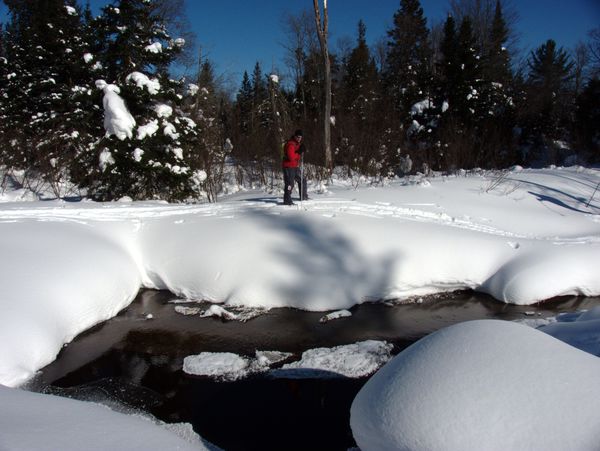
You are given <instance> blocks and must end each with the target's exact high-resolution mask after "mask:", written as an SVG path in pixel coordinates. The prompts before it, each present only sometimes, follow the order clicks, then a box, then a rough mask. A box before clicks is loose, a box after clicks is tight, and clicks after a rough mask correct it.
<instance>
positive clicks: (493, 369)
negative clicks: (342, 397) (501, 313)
mask: <svg viewBox="0 0 600 451" xmlns="http://www.w3.org/2000/svg"><path fill="white" fill-rule="evenodd" d="M599 378H600V360H598V358H597V357H594V356H592V355H590V354H587V353H585V352H582V351H580V350H578V349H575V348H573V347H571V346H569V345H566V344H564V343H562V342H560V341H558V340H556V339H554V338H552V337H550V336H548V335H546V334H544V333H542V332H539V331H536V330H534V329H531V328H529V327H527V326H523V325H519V324H515V323H510V322H505V321H495V320H494V321H489V320H483V321H471V322H466V323H461V324H458V325H455V326H451V327H448V328H446V329H443V330H440V331H438V332H436V333H434V334H431V335H429V336H427V337H425V338H423V339H422V340H420V341H418V342H417V343H415V344H414V345H412V346H410V347H409V348H407V349H406V350H404V351H403V352H402V353H400V354H399V355H398V356H396V357H395V358H394V359H392V360H391V361H390V362H389V363H388V364H387V365H386V366H384V367H383V368H382V369H381V370H380V371H379V372H378V373H376V374H375V375H374V376H373V377H372V378H371V379H370V380H369V381H368V382H367V384H365V386H364V387H363V388H362V389H361V391H360V392H359V393H358V395H357V396H356V398H355V399H354V402H353V403H352V408H351V418H350V424H351V427H352V432H353V434H354V438H355V439H356V442H357V444H358V446H359V447H360V448H361V449H362V450H363V451H370V450H390V449H410V450H425V449H440V450H441V449H443V450H447V451H453V450H457V451H459V450H460V451H468V450H499V451H500V450H509V449H510V450H513V449H523V450H525V449H528V450H534V449H535V450H538V449H539V450H557V451H558V450H565V449H570V450H592V449H597V447H598V444H599V443H600V386H599V385H598V380H599Z"/></svg>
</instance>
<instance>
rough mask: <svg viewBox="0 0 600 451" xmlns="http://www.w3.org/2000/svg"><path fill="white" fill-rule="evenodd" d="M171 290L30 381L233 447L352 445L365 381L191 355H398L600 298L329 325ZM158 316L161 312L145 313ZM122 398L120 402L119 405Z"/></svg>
mask: <svg viewBox="0 0 600 451" xmlns="http://www.w3.org/2000/svg"><path fill="white" fill-rule="evenodd" d="M173 299H174V297H173V295H172V294H170V293H168V292H164V291H151V290H147V291H143V292H141V293H140V295H139V296H138V298H137V299H136V301H135V302H134V303H132V305H131V306H130V307H128V308H127V309H126V310H125V311H123V312H122V313H121V314H120V315H118V316H117V317H115V318H113V319H112V320H110V321H107V322H105V323H103V324H101V325H99V326H97V327H95V328H94V329H92V330H90V331H88V332H86V333H84V334H82V335H81V336H79V337H77V339H75V340H74V341H73V342H72V343H70V344H69V345H68V346H67V347H65V348H64V349H63V350H62V351H61V353H60V355H59V356H58V359H57V360H56V361H55V362H53V363H52V364H51V365H49V366H48V367H46V368H44V370H43V371H42V373H41V375H40V377H39V378H38V379H37V380H36V381H35V386H33V387H32V389H37V390H43V391H45V392H50V393H57V394H61V395H64V396H71V397H74V398H78V399H87V400H94V401H99V402H104V403H106V404H109V405H111V406H112V407H113V408H117V409H118V410H123V411H131V409H133V410H144V411H147V412H150V413H152V414H153V415H155V416H156V417H158V418H160V419H162V420H163V421H166V422H189V423H192V424H193V426H194V429H195V430H196V432H198V433H199V434H200V435H202V436H203V437H204V438H206V439H208V440H210V441H212V442H213V443H215V444H216V445H218V446H221V447H223V448H224V449H227V450H235V449H282V446H285V448H286V449H309V448H311V449H328V450H335V449H344V450H345V449H348V448H349V447H351V446H354V442H353V440H352V436H351V432H350V429H349V425H348V422H349V421H348V420H349V408H350V404H351V403H352V400H353V399H354V396H355V395H356V393H357V392H358V390H359V389H360V387H361V386H362V385H363V384H364V383H365V382H366V379H363V380H344V379H336V380H322V381H321V380H285V379H270V378H268V377H267V376H264V375H263V376H253V377H251V378H248V379H246V380H242V381H237V382H215V381H211V380H209V379H205V378H198V377H193V376H189V375H186V374H184V373H183V372H182V371H181V368H182V365H183V358H184V357H186V356H188V355H191V354H198V353H200V352H206V351H208V352H234V353H237V354H242V355H249V356H250V355H254V353H255V351H256V350H276V351H286V352H293V353H296V354H300V353H301V352H302V351H305V350H307V349H310V348H315V347H332V346H338V345H342V344H349V343H354V342H357V341H362V340H366V339H379V340H387V341H389V342H391V343H393V344H394V345H395V352H399V351H400V350H401V349H403V348H404V347H406V346H408V345H410V344H411V343H413V342H414V341H416V340H417V339H418V338H421V337H423V336H425V335H427V334H429V333H431V332H433V331H435V330H437V329H440V328H442V327H445V326H448V325H450V324H454V323H457V322H461V321H467V320H473V319H484V318H487V319H491V318H497V319H505V320H514V319H523V318H528V317H530V316H531V315H533V316H534V317H539V318H544V317H548V316H555V315H556V314H557V313H559V312H564V311H576V310H582V309H588V308H591V307H593V306H595V305H598V303H599V301H600V299H598V298H577V297H565V298H561V299H556V300H553V301H552V302H545V303H543V304H540V305H534V306H514V305H507V304H503V303H500V302H498V301H495V300H493V299H492V298H490V297H488V296H485V295H481V294H476V293H472V292H461V293H454V294H452V295H449V296H443V297H437V298H432V299H428V300H425V301H424V302H422V303H418V304H417V303H415V304H405V305H385V304H368V305H361V306H356V307H354V308H353V309H352V310H351V311H352V314H353V315H352V316H351V317H349V318H344V319H339V320H334V321H330V322H328V323H320V322H319V319H320V318H321V317H322V316H323V313H315V312H303V311H298V310H292V309H274V310H271V311H269V312H268V313H266V314H264V315H261V316H259V317H257V318H255V319H252V320H250V321H248V322H246V323H240V322H233V321H232V322H223V321H221V320H220V319H215V318H199V317H198V316H184V315H181V314H178V313H176V312H175V310H174V304H170V303H169V301H170V300H173ZM148 315H152V319H147V318H148ZM119 406H120V407H119Z"/></svg>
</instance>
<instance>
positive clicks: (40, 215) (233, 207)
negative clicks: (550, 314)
mask: <svg viewBox="0 0 600 451" xmlns="http://www.w3.org/2000/svg"><path fill="white" fill-rule="evenodd" d="M296 205H297V207H296V208H286V209H285V210H281V206H279V205H277V204H276V203H275V202H264V201H243V202H239V201H229V202H228V201H224V202H222V203H217V204H202V205H171V204H157V205H120V204H118V203H114V204H110V205H106V204H104V205H98V206H96V205H94V206H92V207H90V208H86V207H82V206H81V204H74V207H70V206H68V205H66V206H65V205H61V206H52V207H38V208H13V209H5V210H0V223H9V222H16V221H19V220H21V219H33V220H38V221H69V222H76V223H80V224H84V225H86V224H88V222H87V221H98V222H114V221H131V222H133V223H135V222H136V221H141V220H152V219H160V218H167V217H177V219H176V220H175V223H177V224H181V223H183V222H185V217H190V218H191V217H198V216H200V217H218V218H221V219H234V218H235V217H236V216H242V215H246V214H253V213H256V212H257V211H262V212H268V213H272V214H277V215H280V214H282V213H283V214H289V213H294V212H295V213H302V212H307V213H311V212H315V213H318V214H320V215H321V216H324V217H327V218H331V219H335V217H336V216H337V215H339V214H348V215H356V216H362V217H368V218H373V219H379V218H395V219H398V220H404V221H415V222H422V223H428V224H434V225H441V226H448V227H454V228H458V229H464V230H468V231H471V232H479V233H484V234H488V235H495V236H501V237H507V238H512V239H526V240H539V241H552V242H553V244H555V245H572V244H582V245H585V244H591V243H599V242H600V237H597V236H583V237H568V238H567V237H560V236H548V237H546V236H539V235H533V234H519V233H514V232H510V231H507V230H502V229H499V228H496V227H492V226H490V225H489V224H485V222H489V221H490V220H489V219H487V218H479V220H480V221H481V222H475V221H472V220H470V217H468V216H463V217H462V218H458V217H454V216H451V215H449V214H447V213H445V212H433V211H427V210H424V209H417V208H413V207H415V206H424V207H431V208H439V206H437V205H436V204H407V205H410V207H403V206H394V205H391V204H390V203H389V202H375V203H374V204H367V203H360V202H357V201H355V200H346V199H326V200H320V199H317V200H309V201H304V202H302V203H297V204H296ZM182 217H183V218H182ZM592 220H594V221H596V218H592Z"/></svg>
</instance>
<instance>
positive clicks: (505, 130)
mask: <svg viewBox="0 0 600 451" xmlns="http://www.w3.org/2000/svg"><path fill="white" fill-rule="evenodd" d="M508 33H509V32H508V27H507V25H506V22H505V20H504V16H503V13H502V5H501V3H500V1H499V0H498V1H497V2H496V7H495V11H494V20H493V22H492V26H491V30H490V38H489V40H488V47H487V49H486V50H485V54H484V58H483V62H482V75H483V82H482V85H481V96H480V97H481V101H482V120H481V122H480V130H481V131H482V133H481V134H480V136H486V137H487V139H486V143H484V144H483V145H482V146H481V150H482V157H481V165H482V166H487V165H489V166H492V167H497V166H505V165H508V164H511V163H514V161H515V157H514V153H513V150H514V149H513V147H514V145H513V142H512V131H513V129H514V127H515V108H514V103H513V96H514V89H513V84H514V83H513V77H512V71H511V67H510V55H509V53H508V50H507V49H506V47H505V44H506V41H507V39H508Z"/></svg>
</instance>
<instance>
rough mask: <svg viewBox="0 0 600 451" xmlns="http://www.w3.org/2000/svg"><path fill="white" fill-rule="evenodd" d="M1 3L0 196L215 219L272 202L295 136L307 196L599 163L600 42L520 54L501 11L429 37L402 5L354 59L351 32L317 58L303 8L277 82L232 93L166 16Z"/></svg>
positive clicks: (456, 18) (142, 9)
mask: <svg viewBox="0 0 600 451" xmlns="http://www.w3.org/2000/svg"><path fill="white" fill-rule="evenodd" d="M3 3H4V5H5V6H6V8H7V9H8V12H9V14H8V19H7V20H6V23H5V24H3V26H2V28H1V29H0V79H1V80H3V81H4V82H3V83H1V84H0V165H1V166H2V167H3V169H4V171H3V174H4V178H3V185H4V186H6V185H7V184H9V183H10V184H13V185H15V184H17V185H21V186H24V187H27V188H29V189H31V190H32V191H34V192H41V191H42V189H43V188H42V187H50V188H51V191H52V192H53V193H54V196H56V197H61V198H65V197H69V196H85V197H90V198H93V199H97V200H112V199H119V198H122V197H124V196H128V197H130V198H132V199H165V200H169V201H197V200H201V199H206V200H209V201H216V200H217V196H218V195H219V193H221V192H222V191H223V184H224V183H225V179H226V177H228V176H232V175H233V177H234V178H235V180H236V183H238V184H239V185H242V186H243V185H252V186H256V185H259V186H262V187H265V188H268V189H270V190H277V188H278V183H280V179H281V176H280V160H281V151H282V145H283V143H284V142H285V140H286V138H287V137H288V136H289V134H290V133H291V131H292V130H294V129H297V128H301V129H304V130H305V136H306V145H307V148H308V152H307V153H306V155H305V167H306V170H307V172H308V173H309V176H310V177H311V178H312V179H315V180H324V179H327V178H328V177H329V176H330V174H331V171H332V170H333V168H334V167H336V168H341V172H342V173H345V174H348V175H349V176H351V175H353V174H362V175H368V176H372V177H375V178H376V179H379V180H384V179H386V178H389V177H394V176H402V175H406V174H410V173H414V172H415V171H419V172H422V173H425V174H427V173H430V172H431V171H440V172H445V173H454V172H456V171H458V170H461V169H472V168H485V169H502V168H506V167H510V166H513V165H524V166H533V167H535V166H547V165H551V164H557V165H571V164H594V163H597V162H598V160H599V159H600V80H599V78H600V28H595V29H592V30H589V33H588V35H587V37H588V39H587V40H586V41H585V42H580V43H579V44H578V45H577V46H576V47H575V48H572V49H565V48H563V47H562V46H561V45H560V43H557V42H555V41H554V40H552V39H548V40H547V41H546V42H543V43H540V45H539V47H537V48H535V49H534V50H533V51H531V52H530V53H528V54H527V55H523V54H519V51H518V36H517V33H516V32H515V26H514V24H515V20H516V12H515V10H514V8H512V7H511V5H510V4H509V3H506V4H505V3H504V2H501V1H496V0H451V1H450V3H449V11H450V12H451V14H449V15H448V17H447V18H446V20H445V21H444V22H443V23H440V24H436V25H433V26H428V21H427V18H426V17H425V16H424V13H423V9H422V7H421V4H420V2H419V1H418V0H401V1H400V2H399V8H398V10H397V11H396V12H395V14H394V15H393V17H392V18H390V19H391V22H392V26H391V27H390V28H389V29H388V32H387V35H386V36H384V37H382V38H381V39H379V40H378V41H376V42H375V43H374V44H372V45H368V44H367V39H366V35H367V30H366V26H365V25H364V23H363V22H362V21H360V22H359V23H357V24H356V32H355V36H354V39H353V40H350V41H348V40H343V41H340V42H338V43H337V45H336V46H335V48H333V46H332V45H331V44H327V42H326V43H325V46H324V45H323V39H322V38H323V33H322V32H323V26H324V25H325V23H324V19H325V16H326V15H327V11H326V10H324V9H323V8H322V7H321V8H320V10H319V13H320V15H321V17H320V18H321V20H320V21H316V20H315V12H316V11H315V10H313V5H312V4H311V3H310V2H307V9H306V10H305V11H303V12H301V13H298V14H289V15H287V16H286V17H284V18H283V19H282V31H281V33H282V42H284V44H283V45H284V46H285V49H286V56H285V60H284V61H282V62H281V63H282V65H283V67H285V71H279V70H277V69H275V68H273V67H272V68H271V70H270V71H268V72H265V69H264V68H263V67H261V64H260V63H258V62H257V63H256V65H255V66H254V68H253V70H251V71H250V72H245V73H244V74H243V77H242V80H241V83H240V86H239V87H237V88H235V89H233V90H232V89H231V88H230V86H231V83H229V82H228V80H227V79H226V77H225V76H224V74H218V73H216V71H215V64H214V62H213V61H211V60H210V59H209V58H207V57H206V55H203V54H202V52H201V51H198V49H199V48H200V49H201V46H197V45H192V44H193V42H194V36H193V33H192V32H191V31H190V27H189V24H188V23H186V15H185V2H184V1H183V0H179V1H166V0H117V1H114V2H113V3H111V4H109V5H107V6H105V7H103V8H102V9H101V10H100V13H99V14H93V13H92V11H91V8H90V6H89V4H87V5H81V4H79V3H78V2H77V1H75V0H43V1H41V0H3ZM314 5H315V9H316V8H317V5H318V2H316V1H315V2H314ZM317 23H318V24H319V25H317ZM319 31H321V33H319ZM325 37H327V36H326V33H325ZM248 51H249V52H251V49H249V50H248ZM182 68H187V70H182ZM190 68H193V69H190ZM188 74H192V75H191V76H190V75H188ZM328 96H329V99H328ZM329 102H330V105H329V108H328V103H329ZM115 105H117V107H115ZM107 112H112V114H113V116H112V119H113V122H112V125H111V124H107V122H106V119H107V116H109V114H107ZM115 112H116V113H123V117H117V116H118V114H117V116H115ZM109 119H110V118H109ZM124 123H128V126H126V127H120V126H122V125H123V124H124ZM322 124H326V125H327V126H326V127H323V125H322ZM115 125H116V127H115ZM327 129H329V132H328V131H327ZM328 134H329V135H328ZM327 150H330V151H331V154H330V156H328V155H327Z"/></svg>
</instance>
